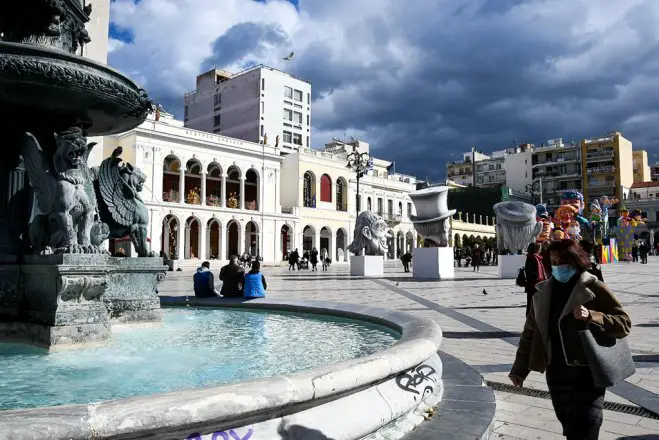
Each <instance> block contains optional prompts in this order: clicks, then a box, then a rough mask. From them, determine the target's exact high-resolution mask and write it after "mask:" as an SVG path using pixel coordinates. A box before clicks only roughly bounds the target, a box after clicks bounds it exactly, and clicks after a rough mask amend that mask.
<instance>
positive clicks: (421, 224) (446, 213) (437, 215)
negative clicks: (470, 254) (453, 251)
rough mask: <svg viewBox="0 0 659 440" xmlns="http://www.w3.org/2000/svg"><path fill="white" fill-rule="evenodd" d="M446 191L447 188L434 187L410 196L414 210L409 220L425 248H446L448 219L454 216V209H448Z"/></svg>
mask: <svg viewBox="0 0 659 440" xmlns="http://www.w3.org/2000/svg"><path fill="white" fill-rule="evenodd" d="M448 190H449V188H448V186H434V187H430V188H426V189H422V190H420V191H416V192H413V193H411V194H410V198H411V199H412V202H414V207H415V208H416V215H411V216H410V220H411V221H412V223H414V229H416V231H417V232H418V233H419V234H420V235H421V236H422V237H423V238H424V245H425V246H431V245H433V244H434V245H435V246H439V247H447V246H448V236H449V226H450V225H449V219H450V218H451V217H453V214H455V209H450V210H449V209H448V205H447V195H448Z"/></svg>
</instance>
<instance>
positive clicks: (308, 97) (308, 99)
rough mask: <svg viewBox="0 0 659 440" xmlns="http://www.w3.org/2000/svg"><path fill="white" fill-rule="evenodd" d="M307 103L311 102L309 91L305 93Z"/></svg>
mask: <svg viewBox="0 0 659 440" xmlns="http://www.w3.org/2000/svg"><path fill="white" fill-rule="evenodd" d="M307 104H311V93H307Z"/></svg>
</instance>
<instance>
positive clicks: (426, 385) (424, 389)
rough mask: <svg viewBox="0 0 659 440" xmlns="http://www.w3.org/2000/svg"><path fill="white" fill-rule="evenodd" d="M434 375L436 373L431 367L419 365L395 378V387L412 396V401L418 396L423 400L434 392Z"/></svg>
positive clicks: (435, 381) (435, 380)
mask: <svg viewBox="0 0 659 440" xmlns="http://www.w3.org/2000/svg"><path fill="white" fill-rule="evenodd" d="M436 374H437V371H436V370H435V369H434V368H433V367H431V366H430V365H427V364H421V365H419V366H417V367H414V368H412V369H410V370H408V371H406V372H405V373H402V374H401V375H399V376H398V377H396V385H398V387H399V388H400V389H401V390H403V391H406V392H408V393H412V394H414V395H415V396H414V400H417V397H419V396H420V397H421V399H422V400H423V398H424V397H425V396H427V395H429V394H432V393H433V392H434V391H435V384H436V383H437V379H436V378H435V376H436Z"/></svg>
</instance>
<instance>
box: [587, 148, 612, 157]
mask: <svg viewBox="0 0 659 440" xmlns="http://www.w3.org/2000/svg"><path fill="white" fill-rule="evenodd" d="M613 154H614V151H613V150H610V149H609V150H598V151H593V152H590V153H586V159H595V158H599V157H611V156H613Z"/></svg>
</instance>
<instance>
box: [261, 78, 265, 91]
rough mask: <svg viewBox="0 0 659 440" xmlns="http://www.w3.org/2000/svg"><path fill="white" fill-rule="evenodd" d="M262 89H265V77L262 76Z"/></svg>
mask: <svg viewBox="0 0 659 440" xmlns="http://www.w3.org/2000/svg"><path fill="white" fill-rule="evenodd" d="M261 90H265V78H261Z"/></svg>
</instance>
